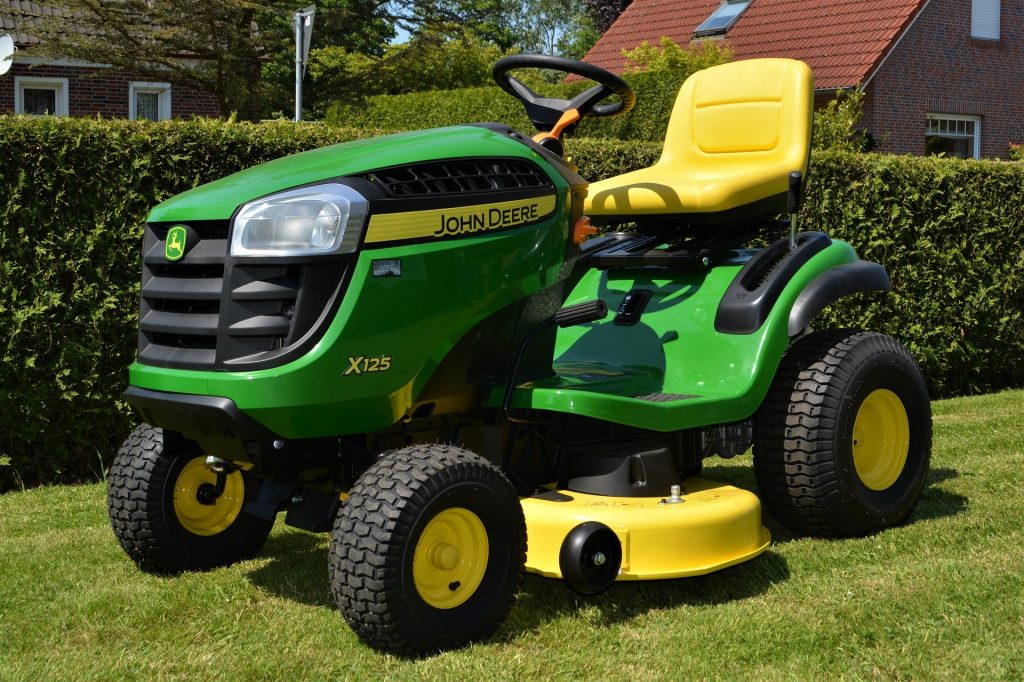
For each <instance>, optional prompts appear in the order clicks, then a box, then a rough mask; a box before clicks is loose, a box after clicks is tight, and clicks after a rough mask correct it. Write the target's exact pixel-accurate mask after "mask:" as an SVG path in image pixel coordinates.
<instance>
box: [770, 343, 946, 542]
mask: <svg viewBox="0 0 1024 682" xmlns="http://www.w3.org/2000/svg"><path fill="white" fill-rule="evenodd" d="M931 436H932V426H931V405H930V403H929V399H928V390H927V387H926V386H925V382H924V378H923V377H922V376H921V371H920V369H919V368H918V366H917V363H916V362H915V361H914V358H913V357H912V356H911V355H910V353H909V352H908V351H907V349H906V348H904V347H903V346H902V345H900V344H899V343H898V342H896V341H895V340H894V339H892V338H890V337H888V336H884V335H882V334H873V333H869V332H863V331H848V330H836V331H826V332H815V333H813V334H809V335H808V336H805V337H803V338H801V339H799V340H798V341H796V342H795V343H794V344H793V345H792V346H791V347H790V348H789V350H788V351H787V352H786V355H785V357H784V358H783V360H782V364H781V365H780V367H779V371H778V373H777V374H776V377H775V380H774V382H773V383H772V387H771V389H770V390H769V392H768V396H767V397H766V398H765V401H764V404H763V405H762V407H761V410H760V411H759V412H758V414H757V416H756V418H755V423H754V469H755V472H756V474H757V481H758V486H759V488H760V490H761V499H762V501H763V502H764V503H765V506H766V507H767V508H768V511H769V512H771V514H772V516H774V517H775V518H776V519H778V520H779V521H780V522H781V523H782V524H783V525H785V526H787V527H788V528H790V529H792V530H794V531H796V532H798V533H804V534H808V535H818V536H825V537H847V536H858V535H866V534H869V533H873V532H876V531H878V530H881V529H883V528H888V527H890V526H894V525H897V524H900V523H903V522H904V521H905V520H906V519H907V518H908V517H909V516H910V514H911V513H912V512H913V510H914V507H915V505H916V504H917V501H918V498H919V497H920V495H921V490H922V488H923V487H924V483H925V477H926V475H927V473H928V462H929V459H930V455H931Z"/></svg>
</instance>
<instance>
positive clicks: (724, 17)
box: [693, 0, 752, 37]
mask: <svg viewBox="0 0 1024 682" xmlns="http://www.w3.org/2000/svg"><path fill="white" fill-rule="evenodd" d="M751 2H752V0H722V4H721V5H719V6H718V9H716V10H715V11H714V12H712V13H711V16H710V17H708V18H707V19H705V20H704V23H702V24H701V25H700V26H698V27H697V30H695V31H694V32H693V35H695V36H697V37H700V36H713V35H719V34H722V33H725V32H726V31H728V30H729V27H731V26H732V25H733V24H735V23H736V20H737V19H739V18H740V15H741V14H743V10H745V9H747V8H748V7H750V3H751Z"/></svg>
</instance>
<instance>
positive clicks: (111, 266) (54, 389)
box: [0, 117, 1024, 490]
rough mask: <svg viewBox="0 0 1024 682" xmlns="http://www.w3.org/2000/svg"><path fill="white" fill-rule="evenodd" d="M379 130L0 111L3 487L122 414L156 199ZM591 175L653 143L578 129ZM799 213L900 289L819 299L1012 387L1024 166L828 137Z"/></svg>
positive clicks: (936, 388) (940, 385) (76, 475)
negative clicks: (880, 267) (846, 145)
mask: <svg viewBox="0 0 1024 682" xmlns="http://www.w3.org/2000/svg"><path fill="white" fill-rule="evenodd" d="M371 134H374V131H355V130H340V129H332V128H328V127H325V126H318V125H303V126H295V125H293V124H288V123H276V124H265V125H250V124H238V123H232V122H216V121H213V122H210V121H196V122H167V123H159V124H149V123H145V122H141V123H136V122H129V121H97V120H81V119H78V120H75V119H26V118H11V117H0V159H3V163H2V164H0V343H2V344H3V349H2V353H3V357H2V364H0V387H2V389H0V391H2V392H0V490H2V489H6V488H10V487H13V486H16V485H19V484H25V485H34V484H38V483H46V482H55V481H71V480H82V479H83V478H90V477H98V476H100V475H101V472H102V469H103V466H104V465H105V464H106V463H109V461H110V458H111V456H112V453H113V452H114V451H115V450H116V448H117V446H118V444H119V442H120V441H121V440H122V439H123V437H124V436H125V435H126V434H127V432H128V430H129V429H130V427H131V424H132V422H133V421H134V418H133V416H132V415H131V414H130V412H129V410H128V409H127V406H126V405H125V404H124V403H123V402H122V400H121V398H120V395H121V392H122V391H123V389H124V386H125V381H126V378H127V377H126V372H125V368H126V367H127V365H128V364H129V363H130V361H131V359H132V356H133V354H134V351H135V345H136V329H135V326H136V311H137V306H138V295H139V245H140V236H141V225H142V221H143V220H144V218H145V215H146V212H147V211H148V209H149V208H150V207H151V206H152V205H154V204H155V203H157V202H159V201H161V200H162V199H164V198H166V197H169V196H171V195H174V194H176V193H178V192H181V191H183V190H185V189H188V188H190V187H193V186H195V185H198V184H200V183H202V182H206V181H208V180H212V179H214V178H217V177H221V176H223V175H226V174H228V173H230V172H233V171H235V170H238V169H240V168H244V167H247V166H251V165H253V164H255V163H259V162H261V161H264V160H267V159H271V158H274V157H278V156H282V155H285V154H289V153H292V152H296V151H299V150H301V149H306V148H311V147H317V146H322V145H325V144H329V143H333V142H340V141H344V140H348V139H355V138H358V137H365V136H368V135H371ZM569 152H570V154H571V155H572V156H573V158H574V159H575V160H576V161H577V163H579V165H580V170H581V172H582V173H583V174H584V175H586V176H588V177H591V178H593V179H598V178H601V177H607V176H609V175H613V174H617V173H622V172H626V171H628V170H632V169H635V168H639V167H642V166H644V165H648V164H650V163H652V162H653V161H654V160H655V159H656V158H657V156H658V154H659V145H658V144H656V143H644V142H621V141H611V140H599V139H579V140H574V141H572V142H571V143H570V146H569ZM808 198H809V200H808V203H807V206H806V207H805V210H804V216H803V217H802V220H803V226H804V228H805V229H811V228H818V229H823V230H826V231H828V232H829V233H830V234H832V235H833V236H836V237H840V238H845V239H848V240H849V241H851V242H852V243H853V244H854V245H855V246H856V247H857V249H858V250H859V251H860V253H861V255H862V257H864V258H869V259H872V260H876V261H879V262H881V263H883V264H884V265H885V266H886V267H887V268H888V270H889V272H890V273H891V275H892V278H893V282H894V285H895V289H896V291H895V293H894V294H892V295H890V296H880V295H873V296H865V297H863V300H856V301H852V302H851V303H849V304H847V305H843V306H841V307H838V308H837V309H836V310H835V311H830V312H829V317H828V319H827V322H828V323H836V324H846V325H862V326H865V327H867V328H871V329H875V330H879V331H884V332H887V333H890V334H893V335H894V336H896V337H898V338H900V339H901V340H903V342H904V343H906V344H907V345H908V346H910V347H911V349H912V350H913V352H914V353H915V354H916V355H917V357H918V358H919V359H920V361H921V364H922V367H923V369H924V371H925V373H926V374H927V376H928V378H929V382H930V386H931V389H932V391H933V394H934V395H936V396H944V395H953V394H958V393H976V392H982V391H991V390H995V389H1000V388H1004V387H1011V386H1024V313H1022V309H1024V293H1022V292H1024V289H1022V287H1021V285H1020V282H1021V274H1022V269H1024V245H1022V240H1021V237H1022V235H1024V224H1022V221H1024V211H1021V207H1022V206H1024V165H1022V164H1016V163H1003V162H978V161H959V160H952V159H950V160H945V159H921V158H911V157H893V156H882V155H852V154H846V153H840V152H827V153H821V154H817V155H816V156H815V158H814V160H813V164H812V170H811V183H810V188H809V195H808Z"/></svg>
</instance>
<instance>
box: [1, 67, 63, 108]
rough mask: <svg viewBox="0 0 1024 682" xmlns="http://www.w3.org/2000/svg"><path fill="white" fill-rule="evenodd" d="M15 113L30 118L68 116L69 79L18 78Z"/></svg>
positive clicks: (15, 87) (15, 90)
mask: <svg viewBox="0 0 1024 682" xmlns="http://www.w3.org/2000/svg"><path fill="white" fill-rule="evenodd" d="M14 113H16V114H28V115H30V116H67V115H68V79H67V78H36V77H34V76H16V77H15V79H14Z"/></svg>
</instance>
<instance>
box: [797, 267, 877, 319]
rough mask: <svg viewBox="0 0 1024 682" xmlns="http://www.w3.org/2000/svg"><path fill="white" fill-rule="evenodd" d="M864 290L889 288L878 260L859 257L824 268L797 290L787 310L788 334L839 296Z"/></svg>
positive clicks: (812, 317)
mask: <svg viewBox="0 0 1024 682" xmlns="http://www.w3.org/2000/svg"><path fill="white" fill-rule="evenodd" d="M864 291H892V284H891V283H890V282H889V275H888V273H886V271H885V268H883V267H882V266H881V265H879V264H878V263H872V262H871V261H866V260H859V261H855V262H853V263H846V264H845V265H839V266H836V267H834V268H832V269H831V270H826V271H825V272H823V273H821V274H820V275H818V276H817V277H815V278H814V281H812V282H811V283H810V284H808V285H807V288H806V289H804V290H803V291H802V292H800V296H798V297H797V299H796V303H794V304H793V309H792V310H791V311H790V313H789V335H790V336H796V335H797V334H799V333H800V332H801V331H803V329H804V328H805V327H807V325H808V324H810V322H811V320H813V319H814V318H815V317H816V316H817V314H818V313H820V312H821V311H822V310H824V309H825V307H826V306H828V305H829V304H831V303H834V302H835V301H837V300H839V299H840V298H842V297H843V296H849V295H850V294H856V293H860V292H864Z"/></svg>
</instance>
